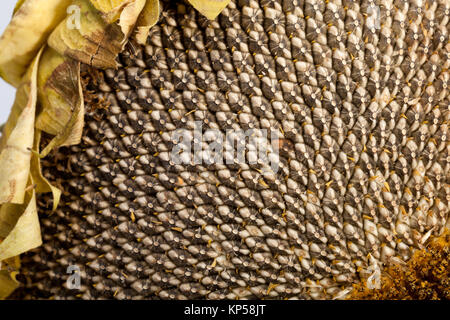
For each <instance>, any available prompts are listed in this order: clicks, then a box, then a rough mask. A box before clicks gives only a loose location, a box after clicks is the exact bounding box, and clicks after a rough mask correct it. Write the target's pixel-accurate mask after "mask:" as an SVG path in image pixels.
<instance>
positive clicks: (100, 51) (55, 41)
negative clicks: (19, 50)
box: [48, 0, 125, 69]
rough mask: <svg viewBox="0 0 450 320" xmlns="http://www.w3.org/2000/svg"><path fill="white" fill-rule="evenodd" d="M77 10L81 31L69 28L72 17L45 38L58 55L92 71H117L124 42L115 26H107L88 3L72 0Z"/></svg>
mask: <svg viewBox="0 0 450 320" xmlns="http://www.w3.org/2000/svg"><path fill="white" fill-rule="evenodd" d="M73 4H74V5H76V6H78V7H79V9H80V24H79V26H80V28H72V27H70V21H69V19H71V17H67V18H66V19H65V20H64V21H62V22H61V23H60V24H59V25H58V26H57V27H56V29H55V30H54V31H53V33H52V34H51V35H50V37H49V39H48V44H49V46H50V47H52V48H53V49H55V50H56V51H57V52H58V53H59V54H61V55H63V56H65V57H70V58H72V59H74V60H77V61H79V62H82V63H84V64H87V65H90V66H93V67H95V68H103V69H106V68H116V67H117V62H116V60H115V59H116V57H117V55H118V54H119V52H120V51H121V50H122V47H123V41H124V39H125V37H124V35H123V33H122V31H121V28H120V26H119V25H118V24H117V23H108V22H107V21H105V20H104V19H103V18H102V15H101V14H100V11H98V10H97V9H96V8H95V7H94V6H93V5H92V4H91V3H90V2H89V0H75V1H73Z"/></svg>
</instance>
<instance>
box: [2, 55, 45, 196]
mask: <svg viewBox="0 0 450 320" xmlns="http://www.w3.org/2000/svg"><path fill="white" fill-rule="evenodd" d="M41 53H42V50H41V51H40V52H39V53H38V55H37V57H36V59H35V61H34V62H33V64H32V66H31V68H30V71H29V72H28V73H27V75H26V77H25V79H24V86H28V87H29V95H28V101H27V102H26V106H25V107H22V105H21V103H23V102H24V100H23V97H18V101H20V103H19V104H16V103H15V105H14V106H13V108H16V109H17V108H18V109H22V108H23V110H22V112H21V114H20V116H19V118H18V119H17V122H16V124H15V126H14V129H13V130H12V132H11V133H10V134H8V136H7V138H6V144H5V146H4V147H3V148H2V151H1V153H0V204H2V203H16V204H21V203H23V201H24V197H25V188H26V186H27V183H28V176H29V173H30V161H31V148H32V147H33V140H34V122H35V116H36V101H37V83H36V82H37V70H38V64H39V59H40V56H41ZM11 121H15V119H13V118H11Z"/></svg>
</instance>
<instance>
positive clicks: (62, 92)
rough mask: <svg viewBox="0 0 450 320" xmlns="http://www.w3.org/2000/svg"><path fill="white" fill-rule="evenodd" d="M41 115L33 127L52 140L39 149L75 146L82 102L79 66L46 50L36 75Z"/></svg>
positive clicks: (82, 114) (46, 152)
mask: <svg viewBox="0 0 450 320" xmlns="http://www.w3.org/2000/svg"><path fill="white" fill-rule="evenodd" d="M38 89H39V102H40V106H41V109H42V110H41V112H40V114H39V115H38V117H37V120H36V128H37V129H39V130H42V131H44V132H47V133H49V134H51V135H54V136H55V138H54V139H53V140H52V141H51V142H50V144H49V145H48V146H47V147H46V148H45V149H44V150H43V152H42V156H45V155H47V154H48V153H49V152H50V151H51V150H52V149H53V148H55V147H59V146H69V145H74V144H78V143H79V142H80V140H81V134H82V131H83V126H84V101H83V92H82V87H81V79H80V63H79V62H77V61H75V60H73V59H71V58H66V57H64V56H61V55H60V54H59V53H57V52H56V51H55V50H53V49H51V48H47V49H46V50H45V52H44V53H43V55H42V59H41V63H40V66H39V75H38Z"/></svg>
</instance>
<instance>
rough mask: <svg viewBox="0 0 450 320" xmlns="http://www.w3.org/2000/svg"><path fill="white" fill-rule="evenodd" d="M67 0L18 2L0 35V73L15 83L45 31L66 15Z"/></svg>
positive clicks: (35, 52)
mask: <svg viewBox="0 0 450 320" xmlns="http://www.w3.org/2000/svg"><path fill="white" fill-rule="evenodd" d="M71 2H72V1H71V0H26V1H22V3H21V2H19V3H18V4H17V6H16V11H15V14H14V16H13V19H12V21H11V23H10V24H9V25H8V27H7V28H6V30H5V32H4V33H3V35H2V37H1V38H0V48H1V49H0V76H1V77H2V78H4V79H5V80H6V81H8V82H9V83H11V84H12V85H14V86H15V87H17V86H18V85H19V84H20V81H21V79H22V76H23V75H24V74H25V72H26V70H27V68H28V67H29V65H30V63H31V61H32V60H33V59H34V58H35V57H36V54H37V52H38V51H39V49H41V47H42V45H43V44H44V43H45V41H46V40H47V38H48V36H49V34H50V33H51V32H52V31H53V29H54V28H55V27H56V26H57V25H58V24H59V23H60V22H61V21H62V20H63V19H64V17H65V16H66V9H67V7H68V6H69V5H70V3H71Z"/></svg>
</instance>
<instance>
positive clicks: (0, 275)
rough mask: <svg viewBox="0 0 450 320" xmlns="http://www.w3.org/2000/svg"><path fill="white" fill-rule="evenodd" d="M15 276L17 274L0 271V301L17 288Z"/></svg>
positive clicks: (17, 283)
mask: <svg viewBox="0 0 450 320" xmlns="http://www.w3.org/2000/svg"><path fill="white" fill-rule="evenodd" d="M16 275H17V272H9V271H8V270H0V299H5V298H7V297H8V296H9V295H10V294H11V293H13V292H14V290H16V289H17V288H18V287H19V282H18V281H17V280H16Z"/></svg>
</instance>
